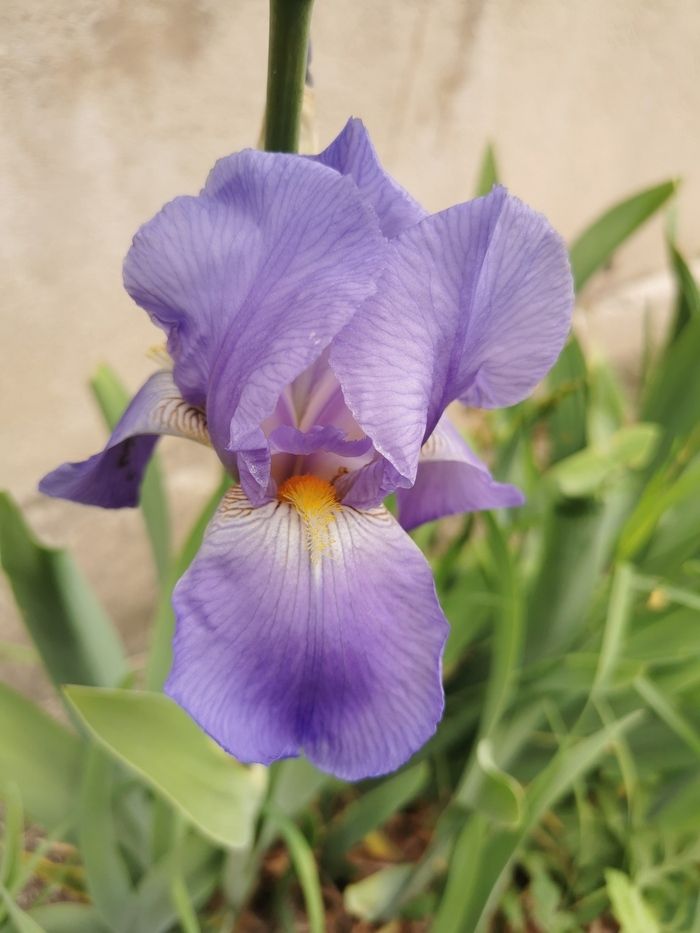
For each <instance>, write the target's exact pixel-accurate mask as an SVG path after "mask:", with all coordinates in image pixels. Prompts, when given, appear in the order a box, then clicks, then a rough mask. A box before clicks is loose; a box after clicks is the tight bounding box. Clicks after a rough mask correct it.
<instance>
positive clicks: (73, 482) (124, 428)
mask: <svg viewBox="0 0 700 933" xmlns="http://www.w3.org/2000/svg"><path fill="white" fill-rule="evenodd" d="M161 434H172V435H175V436H176V437H187V438H190V439H191V440H195V441H198V442H199V443H201V444H209V434H208V432H207V422H206V418H205V417H204V413H203V412H202V411H201V410H200V409H198V408H194V407H192V406H191V405H188V404H187V402H185V400H184V399H183V398H182V396H181V395H180V392H179V390H178V388H177V386H176V385H175V383H174V382H173V376H172V373H171V372H170V371H169V370H161V371H160V372H157V373H154V374H153V375H152V376H151V377H150V379H148V381H147V382H146V383H145V384H144V385H143V386H142V387H141V389H140V390H139V391H138V392H137V394H136V395H135V396H134V398H133V400H132V401H131V403H130V405H129V407H128V408H127V409H126V411H125V412H124V414H123V415H122V417H121V419H120V421H119V423H118V424H117V426H116V427H115V429H114V431H113V433H112V436H111V437H110V439H109V441H108V442H107V446H106V447H105V449H104V450H103V451H102V452H101V453H99V454H95V455H94V456H92V457H89V458H88V459H87V460H84V461H82V462H81V463H64V464H63V465H62V466H60V467H58V468H57V469H56V470H54V471H53V472H52V473H49V474H48V475H47V476H45V477H44V478H43V479H42V481H41V482H40V483H39V490H40V491H41V492H43V493H45V494H46V495H47V496H55V497H57V498H59V499H70V500H72V501H73V502H82V503H84V504H85V505H101V506H102V507H103V508H107V509H118V508H122V507H124V506H134V505H138V501H139V488H140V486H141V480H142V479H143V473H144V470H145V469H146V466H147V464H148V461H149V459H150V457H151V454H152V453H153V448H154V447H155V444H156V441H157V440H158V437H159V435H161Z"/></svg>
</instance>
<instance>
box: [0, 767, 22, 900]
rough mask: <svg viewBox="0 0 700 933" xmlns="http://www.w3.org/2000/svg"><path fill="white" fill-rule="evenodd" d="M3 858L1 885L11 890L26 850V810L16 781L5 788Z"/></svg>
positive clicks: (1, 863)
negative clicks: (23, 852)
mask: <svg viewBox="0 0 700 933" xmlns="http://www.w3.org/2000/svg"><path fill="white" fill-rule="evenodd" d="M0 801H2V804H3V834H2V839H1V840H0V841H1V842H2V857H1V858H0V885H4V886H5V887H6V888H11V887H12V885H13V884H14V881H15V877H16V875H17V871H18V869H19V867H20V864H21V861H22V851H23V848H24V809H23V807H22V797H21V795H20V792H19V788H18V786H17V785H16V784H15V782H14V781H8V782H6V783H5V786H4V788H3V793H2V796H1V797H0Z"/></svg>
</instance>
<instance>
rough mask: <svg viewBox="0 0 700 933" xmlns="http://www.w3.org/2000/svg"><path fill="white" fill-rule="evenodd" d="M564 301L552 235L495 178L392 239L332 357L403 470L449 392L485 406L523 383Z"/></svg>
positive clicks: (560, 323) (554, 341)
mask: <svg viewBox="0 0 700 933" xmlns="http://www.w3.org/2000/svg"><path fill="white" fill-rule="evenodd" d="M572 307H573V284H572V278H571V272H570V267H569V261H568V257H567V252H566V247H565V246H564V243H563V242H562V240H561V238H560V237H559V236H558V234H557V233H556V232H555V231H554V230H553V229H552V228H551V227H550V225H549V223H548V222H547V221H546V220H545V219H544V217H542V216H541V215H540V214H537V213H535V212H534V211H532V210H531V209H530V208H528V207H526V206H525V205H524V204H522V203H521V202H520V201H518V200H517V199H516V198H514V197H511V196H509V195H508V194H507V193H506V191H505V190H504V189H503V188H497V189H494V191H493V192H492V193H491V194H489V195H487V196H486V197H485V198H479V199H478V200H476V201H471V202H470V203H468V204H460V205H458V206H456V207H452V208H450V209H448V210H446V211H444V212H443V213H441V214H435V215H434V216H432V217H428V218H427V219H426V220H423V221H422V222H421V223H419V224H417V225H416V226H415V227H411V228H410V229H409V230H406V231H404V232H403V233H402V234H400V235H399V236H398V237H397V238H396V240H394V241H392V256H391V259H390V261H389V263H388V266H387V269H386V272H385V274H384V275H383V277H382V281H381V283H380V286H379V289H378V290H377V292H376V294H375V295H374V296H373V297H372V298H370V299H369V300H368V301H367V302H366V303H365V304H364V306H363V307H362V309H361V311H360V312H359V313H358V314H357V315H356V316H355V317H354V318H353V320H352V322H351V323H350V324H349V325H348V326H347V327H346V328H345V329H344V330H343V332H342V333H341V334H340V335H339V336H338V337H337V338H336V340H335V341H334V344H333V346H332V349H331V357H330V359H331V365H332V367H333V369H334V371H335V373H336V375H337V376H338V379H339V380H340V383H341V385H342V387H343V392H344V394H345V399H346V402H347V404H348V406H349V408H350V409H351V411H352V412H353V414H354V416H355V418H356V419H357V421H358V423H359V424H360V425H361V427H362V428H363V429H364V430H365V431H366V433H367V434H368V435H369V436H370V437H371V438H372V440H373V441H374V444H375V447H376V448H377V450H378V451H379V452H380V453H381V454H382V455H384V456H386V457H387V458H388V459H389V460H390V461H391V462H392V463H393V464H394V466H395V467H396V469H397V470H398V471H399V472H400V473H401V474H402V475H403V476H406V477H408V478H410V479H411V480H413V479H414V478H415V475H416V469H417V466H418V456H419V452H420V447H421V445H422V443H423V442H424V440H425V439H426V438H427V437H429V436H430V434H431V433H432V431H433V429H434V428H435V425H436V424H437V422H438V420H439V418H440V416H441V415H442V412H443V411H444V410H445V408H446V406H447V405H448V404H449V403H450V402H451V401H454V400H455V399H461V400H462V401H463V402H465V403H466V404H468V405H475V406H480V407H486V408H491V407H498V406H506V405H513V404H514V403H516V402H518V401H520V400H521V399H523V398H524V397H525V396H527V395H528V394H529V393H530V392H531V391H532V389H533V388H534V386H535V385H536V384H537V382H538V381H539V380H540V379H541V378H542V377H543V376H544V375H545V373H546V372H547V371H548V370H549V368H550V367H551V366H552V364H553V363H554V361H555V360H556V358H557V356H558V355H559V352H560V351H561V348H562V346H563V344H564V341H565V339H566V335H567V333H568V331H569V326H570V319H571V311H572Z"/></svg>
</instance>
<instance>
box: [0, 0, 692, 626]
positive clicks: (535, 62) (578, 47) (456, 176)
mask: <svg viewBox="0 0 700 933" xmlns="http://www.w3.org/2000/svg"><path fill="white" fill-rule="evenodd" d="M0 20H1V21H2V22H1V28H0V35H1V37H2V38H1V39H0V42H1V43H2V47H1V60H0V85H1V98H2V103H1V104H0V106H1V107H2V117H3V119H2V125H3V128H4V130H3V133H2V135H0V165H1V167H2V171H1V173H0V179H1V181H0V184H2V192H1V197H0V212H1V217H2V224H1V226H0V244H1V246H0V249H1V251H2V252H1V255H2V260H3V262H2V266H3V283H2V299H3V300H2V307H1V308H0V346H2V366H1V367H0V382H1V384H0V390H1V396H0V397H1V398H2V458H1V461H0V464H1V469H0V485H1V486H3V487H9V489H10V490H11V492H12V493H13V494H14V495H15V496H16V497H17V498H19V500H20V502H21V503H22V504H23V505H24V506H26V507H27V508H28V514H29V518H30V519H31V520H32V522H33V524H34V525H35V527H36V528H37V530H38V531H39V532H40V533H41V534H43V535H44V536H45V537H48V538H49V540H52V541H55V542H58V543H61V544H68V545H72V546H77V547H78V550H79V555H80V557H81V561H82V563H83V565H84V566H85V568H86V570H87V572H88V574H89V575H90V576H91V578H93V579H97V578H98V577H102V578H103V580H102V582H101V583H100V587H101V594H102V596H103V598H104V599H105V601H106V602H107V605H108V608H110V609H111V610H112V611H113V612H114V613H115V614H116V615H117V616H118V617H120V618H123V619H128V620H131V621H130V624H131V625H132V626H133V627H134V631H135V632H137V630H138V628H139V624H140V623H139V619H140V618H141V616H142V615H143V613H144V612H145V611H146V610H147V607H148V605H149V601H150V598H151V587H152V579H151V571H150V568H149V565H148V559H147V555H146V552H145V547H144V545H143V541H142V534H141V528H140V523H139V520H138V516H136V515H134V514H109V515H107V514H105V513H101V512H99V511H98V510H89V509H83V508H81V507H78V506H71V505H66V504H63V503H58V502H53V501H51V502H49V501H46V500H44V501H42V500H41V499H40V498H39V496H38V494H37V493H36V492H35V486H36V481H37V479H38V478H39V477H40V476H41V475H42V473H44V472H45V471H46V470H48V469H49V468H51V467H53V466H54V465H56V464H57V463H59V462H60V461H63V460H66V459H80V458H82V457H84V456H86V455H88V454H90V453H93V452H94V451H95V450H96V449H97V448H98V447H99V445H100V443H101V440H102V437H103V429H102V426H101V424H100V421H99V418H98V417H97V415H96V413H95V411H94V407H93V406H91V403H90V400H89V397H88V395H87V391H86V387H85V384H86V379H87V377H88V376H89V375H90V374H91V373H92V372H93V371H94V369H95V367H96V366H97V365H98V363H100V362H101V361H106V362H108V363H110V365H112V366H113V367H114V368H115V369H116V370H117V371H118V372H119V373H120V374H121V375H122V376H123V378H124V379H125V381H126V382H127V384H128V386H129V388H130V389H132V390H134V389H136V388H137V387H138V385H139V384H140V382H141V381H142V380H143V379H144V378H145V377H146V376H147V374H148V373H149V372H150V371H151V370H152V368H153V364H152V362H151V361H150V360H149V359H148V358H147V356H146V351H147V349H148V348H149V347H150V346H152V345H153V344H155V343H157V342H158V341H159V333H158V332H157V331H155V330H154V329H153V328H152V327H151V325H150V324H149V323H148V321H147V319H146V316H145V314H144V313H143V312H141V311H139V310H138V309H137V308H136V307H135V306H134V305H132V303H131V302H130V300H129V298H128V297H127V295H126V294H125V293H124V292H123V290H122V288H121V261H122V258H123V256H124V254H125V252H126V250H127V248H128V245H129V241H130V238H131V236H132V234H133V233H134V231H135V230H136V228H137V227H138V225H139V224H140V223H142V222H143V221H144V220H146V219H148V218H149V217H150V216H151V215H152V214H153V213H154V212H155V211H156V210H157V209H158V208H159V207H160V206H161V205H162V204H163V202H165V201H166V200H168V199H170V198H172V197H173V196H175V195H176V194H181V193H195V192H196V191H197V190H198V189H199V187H200V186H201V184H202V182H203V180H204V178H205V177H206V174H207V171H208V169H209V168H210V166H211V165H212V163H213V162H214V160H215V159H216V158H218V157H219V156H221V155H224V154H226V153H228V152H231V151H233V150H236V149H239V148H241V147H244V146H249V145H255V143H256V141H257V139H258V134H259V130H260V123H261V116H262V108H263V101H264V85H265V71H266V45H267V3H266V2H265V0H225V2H224V0H140V2H136V0H4V3H3V5H2V9H1V10H0ZM312 34H313V48H314V62H313V73H314V78H315V82H316V110H317V127H318V140H319V143H320V144H321V146H325V145H326V144H327V143H328V142H329V141H330V140H331V139H332V137H333V136H334V135H335V133H337V132H338V131H339V130H340V128H341V127H342V125H343V123H344V122H345V120H346V118H347V117H348V115H350V114H355V115H357V116H360V117H362V118H363V120H364V121H365V123H366V124H367V126H368V128H369V130H370V132H371V134H372V136H373V139H374V141H375V144H376V146H377V149H378V151H379V153H380V156H381V157H382V159H383V161H384V163H385V165H386V167H387V168H388V169H389V170H390V171H391V172H392V173H393V174H394V175H395V177H396V178H397V179H398V180H399V181H400V182H401V183H402V184H403V185H405V186H406V187H407V188H408V189H409V190H410V191H411V192H412V193H413V194H414V195H415V196H416V197H417V198H418V199H419V200H420V201H422V202H423V203H424V204H425V205H426V207H428V208H429V209H431V210H438V209H441V208H443V207H446V206H447V205H449V204H451V203H454V202H456V201H459V200H464V199H466V198H468V197H470V196H471V193H472V191H473V188H474V183H475V178H476V175H477V170H478V164H479V161H480V158H481V155H482V152H483V149H484V146H485V144H486V142H487V141H488V140H492V141H493V142H494V143H495V146H496V150H497V154H498V160H499V164H500V168H501V174H502V177H503V179H504V181H505V182H506V183H507V184H508V186H509V187H510V188H511V190H512V191H513V192H514V193H516V194H518V195H519V196H520V197H522V198H523V199H524V200H526V201H528V202H529V203H531V204H532V205H533V206H534V207H536V208H537V209H539V210H541V211H543V212H544V213H545V214H547V215H548V216H549V218H550V219H551V221H552V222H553V224H554V225H555V226H556V227H557V228H559V229H560V230H561V232H562V233H563V234H564V235H565V236H566V237H567V238H569V239H570V238H571V237H572V236H573V235H575V234H576V232H577V231H579V230H580V229H581V228H582V226H584V225H585V223H586V222H587V221H589V220H590V219H592V218H593V217H594V216H595V215H596V214H597V213H598V212H599V211H601V210H602V209H603V208H605V207H606V206H608V205H609V204H610V203H611V202H612V201H614V200H616V199H619V198H620V197H622V196H624V195H626V194H629V193H632V192H633V191H634V190H636V189H638V188H640V187H643V186H646V185H649V184H652V183H655V182H658V181H661V180H663V179H665V178H667V177H672V176H677V177H680V178H682V179H683V188H682V191H681V195H680V199H679V215H678V232H679V241H680V244H681V246H682V248H683V249H684V250H685V251H686V253H688V254H690V255H691V256H697V255H700V210H698V205H699V203H700V198H699V195H700V130H699V127H698V115H699V114H700V64H699V56H698V49H699V48H700V6H699V5H698V3H697V0H616V2H615V0H613V2H611V0H585V2H584V0H345V2H342V0H317V2H316V9H315V14H314V20H313V32H312ZM664 265H665V256H664V249H663V243H662V230H661V225H660V223H657V224H656V225H650V226H649V227H647V228H646V229H645V230H644V231H643V232H642V233H641V234H640V235H638V236H637V237H636V238H635V240H634V242H633V243H631V244H630V245H629V246H628V247H627V248H625V249H624V250H623V251H621V252H620V254H619V255H618V257H617V258H616V260H615V263H614V266H613V268H611V269H610V270H609V271H608V272H607V273H605V274H603V275H602V276H598V277H597V279H596V282H595V283H594V284H592V285H591V288H590V289H589V291H588V293H585V294H584V295H583V296H582V305H583V307H582V308H581V309H579V311H578V312H577V313H578V315H579V317H580V319H583V318H584V317H585V316H586V315H587V314H588V315H589V318H590V320H592V321H593V325H592V329H593V331H595V319H596V309H597V308H600V309H603V310H601V311H600V316H601V319H602V320H603V325H602V330H600V329H599V340H600V342H601V343H603V344H605V345H606V346H607V347H608V348H611V347H612V351H613V352H614V353H617V354H622V355H624V353H625V352H626V351H627V350H629V348H630V347H631V346H633V345H634V344H635V341H636V340H637V339H638V338H637V337H636V336H635V334H638V333H639V332H640V329H641V313H640V309H641V308H642V307H643V306H644V305H645V304H646V303H649V302H651V303H652V304H653V303H654V302H656V300H657V298H658V296H659V295H661V299H659V300H661V301H662V299H663V295H664V294H665V292H664V284H663V281H664V280H663V276H661V278H658V277H657V276H656V274H657V273H660V271H661V270H662V269H663V268H664ZM630 283H631V284H630ZM659 283H660V284H659ZM611 296H612V297H611ZM630 296H632V297H631V298H630ZM606 307H608V309H610V308H611V307H612V308H613V312H612V314H611V315H609V320H608V323H607V324H606V323H605V320H606V318H605V308H606ZM601 334H602V339H601ZM163 446H164V448H165V449H164V453H165V456H166V459H170V460H171V462H173V463H174V464H175V467H176V469H175V470H174V471H173V472H172V475H171V478H170V488H171V491H172V493H173V497H174V499H175V501H176V502H177V506H176V510H175V511H176V517H177V518H178V520H179V521H180V522H184V520H185V519H186V517H187V516H188V515H189V514H191V511H192V508H193V505H192V502H193V500H196V499H197V497H198V496H200V495H204V494H206V492H207V491H208V488H209V487H208V485H207V483H208V481H209V479H210V478H211V477H213V476H214V474H215V469H214V465H213V463H212V458H210V457H209V456H207V452H206V451H198V450H193V451H190V449H189V448H187V450H186V451H185V447H186V445H182V446H181V447H178V446H177V443H176V442H175V446H173V445H172V444H169V443H165V444H164V445H163ZM180 451H182V452H180ZM173 458H174V460H173ZM125 540H129V542H130V547H129V548H128V550H127V549H125V548H124V547H123V542H124V541H125ZM105 561H106V562H107V564H106V567H105ZM100 567H102V570H101V571H100V570H99V568H100ZM104 578H109V579H104ZM0 612H3V607H2V606H0ZM4 619H5V620H6V621H5V622H4V623H3V624H4V625H5V627H6V628H8V627H10V629H11V625H12V621H11V613H10V610H9V607H8V605H7V604H6V605H5V607H4ZM2 633H3V629H2V625H0V635H2ZM134 638H135V639H136V641H138V637H137V635H136V634H135V635H134Z"/></svg>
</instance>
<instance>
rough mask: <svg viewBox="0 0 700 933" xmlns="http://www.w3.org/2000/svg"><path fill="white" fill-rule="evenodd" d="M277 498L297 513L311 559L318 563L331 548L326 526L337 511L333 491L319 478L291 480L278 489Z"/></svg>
mask: <svg viewBox="0 0 700 933" xmlns="http://www.w3.org/2000/svg"><path fill="white" fill-rule="evenodd" d="M277 498H278V499H279V500H280V502H287V503H289V505H292V506H294V508H295V509H296V511H297V513H298V514H299V517H300V518H301V520H302V521H303V523H304V527H305V529H306V540H307V547H308V548H309V550H310V551H311V559H312V560H314V561H316V560H318V559H319V558H320V557H321V555H322V554H323V553H324V552H325V551H327V550H328V549H329V548H330V546H331V531H330V527H329V526H330V525H331V523H332V522H333V521H334V520H335V513H336V512H337V511H338V510H339V509H340V503H339V502H338V497H337V495H336V493H335V489H334V488H333V486H331V484H330V483H329V482H327V481H326V480H325V479H320V478H319V477H318V476H309V475H307V476H290V478H289V479H286V480H285V481H284V482H283V483H282V484H281V486H280V487H279V489H278V491H277Z"/></svg>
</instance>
